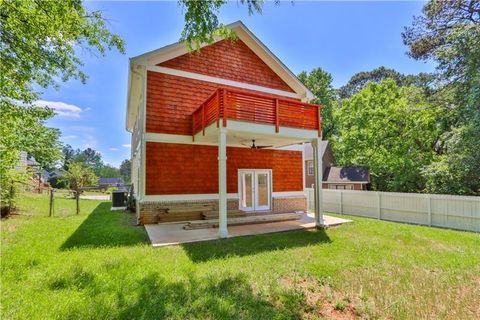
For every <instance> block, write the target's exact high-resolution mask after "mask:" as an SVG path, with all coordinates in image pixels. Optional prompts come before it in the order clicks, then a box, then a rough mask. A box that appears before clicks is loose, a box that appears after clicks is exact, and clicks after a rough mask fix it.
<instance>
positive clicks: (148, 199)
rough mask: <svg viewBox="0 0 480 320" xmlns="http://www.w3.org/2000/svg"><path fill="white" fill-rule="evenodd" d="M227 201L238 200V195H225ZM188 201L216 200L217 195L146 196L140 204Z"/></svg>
mask: <svg viewBox="0 0 480 320" xmlns="http://www.w3.org/2000/svg"><path fill="white" fill-rule="evenodd" d="M227 199H238V193H227ZM189 200H218V193H202V194H200V193H199V194H165V195H146V196H144V197H143V198H142V200H141V201H140V203H143V202H151V201H189Z"/></svg>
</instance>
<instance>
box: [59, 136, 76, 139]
mask: <svg viewBox="0 0 480 320" xmlns="http://www.w3.org/2000/svg"><path fill="white" fill-rule="evenodd" d="M62 138H63V139H65V140H73V139H76V138H77V136H74V135H71V136H64V137H62Z"/></svg>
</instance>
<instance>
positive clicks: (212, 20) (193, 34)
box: [178, 0, 278, 49]
mask: <svg viewBox="0 0 480 320" xmlns="http://www.w3.org/2000/svg"><path fill="white" fill-rule="evenodd" d="M178 2H179V4H180V5H181V6H182V7H183V8H184V10H185V26H184V29H183V31H182V37H181V40H182V41H186V43H187V45H188V47H189V48H190V49H193V48H195V49H199V48H200V45H201V44H202V43H213V41H214V39H215V37H216V36H222V37H225V38H227V39H235V37H236V36H235V34H234V33H233V32H232V31H231V30H230V29H227V28H225V26H224V25H223V24H221V23H220V22H219V21H218V12H219V10H220V8H221V7H222V6H223V5H224V4H225V3H226V0H205V1H196V0H179V1H178ZM276 2H278V1H276ZM240 3H241V4H246V5H247V8H248V13H249V14H253V13H255V12H258V13H261V12H262V6H263V0H240Z"/></svg>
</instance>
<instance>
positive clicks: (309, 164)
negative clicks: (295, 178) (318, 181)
mask: <svg viewBox="0 0 480 320" xmlns="http://www.w3.org/2000/svg"><path fill="white" fill-rule="evenodd" d="M314 174H315V169H314V168H313V161H311V160H310V161H307V175H309V176H313V175H314Z"/></svg>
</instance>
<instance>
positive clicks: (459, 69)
mask: <svg viewBox="0 0 480 320" xmlns="http://www.w3.org/2000/svg"><path fill="white" fill-rule="evenodd" d="M403 39H404V43H405V44H406V45H408V46H409V48H410V53H409V54H410V56H412V57H413V58H415V59H422V60H427V59H434V60H435V61H436V62H437V63H438V67H437V71H438V80H439V81H440V82H441V83H442V84H443V85H444V88H443V90H446V91H447V92H448V94H449V98H450V100H451V104H450V106H448V107H447V108H444V111H446V112H447V117H443V119H444V121H443V123H442V125H443V127H444V128H445V132H444V133H443V135H442V137H441V140H440V141H439V144H440V146H441V149H440V150H439V151H440V152H439V153H440V154H441V156H440V157H438V159H437V160H436V161H435V162H434V163H432V164H431V166H429V167H428V168H426V170H425V171H424V174H425V176H426V177H427V190H429V191H431V192H448V193H460V194H480V190H479V189H480V170H479V163H480V155H479V150H480V138H479V137H480V1H478V0H469V1H429V2H428V3H427V4H426V5H425V6H424V8H423V15H422V16H419V17H415V18H414V21H413V24H412V26H411V27H408V28H406V29H405V32H404V33H403Z"/></svg>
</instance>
